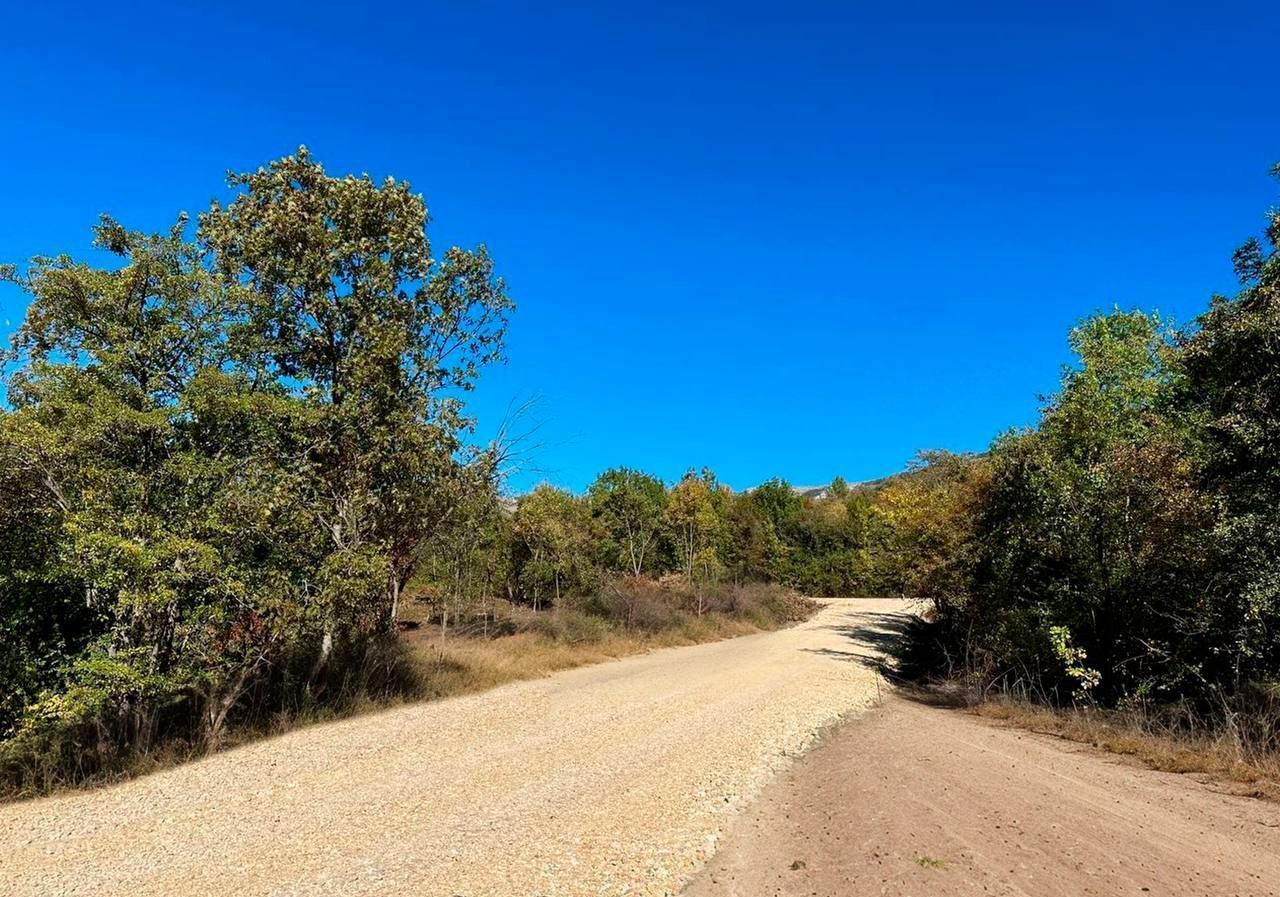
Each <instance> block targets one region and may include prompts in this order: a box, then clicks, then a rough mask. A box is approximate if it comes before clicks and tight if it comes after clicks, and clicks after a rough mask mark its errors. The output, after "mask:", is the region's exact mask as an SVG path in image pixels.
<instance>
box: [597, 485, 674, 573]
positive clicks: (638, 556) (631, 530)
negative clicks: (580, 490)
mask: <svg viewBox="0 0 1280 897" xmlns="http://www.w3.org/2000/svg"><path fill="white" fill-rule="evenodd" d="M587 499H588V501H589V502H590V504H591V511H592V513H593V514H594V515H595V516H596V518H597V519H598V520H599V521H600V522H601V524H602V525H603V527H604V532H605V543H604V544H603V545H602V546H601V550H602V552H603V553H604V555H605V558H606V563H610V562H612V564H614V565H620V564H621V563H622V562H623V561H624V560H625V562H626V564H627V567H628V568H629V570H630V572H631V573H632V574H633V575H634V576H639V575H640V574H641V573H643V572H644V571H645V563H646V562H648V563H649V565H650V566H651V567H652V566H654V565H655V564H656V562H657V558H656V557H655V555H656V554H657V551H656V549H657V545H658V540H659V537H660V536H661V533H662V524H663V515H664V513H665V511H666V508H667V490H666V487H664V486H663V485H662V481H661V480H659V479H658V478H657V477H655V476H651V475H649V474H647V473H641V472H640V471H638V470H629V469H627V468H625V467H616V468H614V469H612V470H606V471H605V472H604V473H602V474H600V476H599V477H597V478H596V481H595V482H594V483H592V484H591V488H590V489H589V490H588V492H587Z"/></svg>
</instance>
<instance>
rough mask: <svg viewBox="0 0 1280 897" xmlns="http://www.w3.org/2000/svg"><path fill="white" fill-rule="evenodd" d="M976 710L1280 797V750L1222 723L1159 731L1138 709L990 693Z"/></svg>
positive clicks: (1162, 767)
mask: <svg viewBox="0 0 1280 897" xmlns="http://www.w3.org/2000/svg"><path fill="white" fill-rule="evenodd" d="M970 709H971V710H972V712H974V713H976V714H978V715H979V716H982V717H985V718H987V719H994V720H999V721H1001V722H1005V723H1009V724H1011V725H1015V726H1018V727H1019V728H1022V729H1027V730H1029V731H1032V732H1039V733H1042V734H1045V735H1054V736H1056V737H1058V738H1065V739H1067V740H1069V741H1074V742H1078V743H1080V744H1088V745H1092V746H1093V747H1095V748H1099V749H1101V750H1104V751H1108V752H1109V753H1112V754H1119V755H1121V756H1124V757H1128V758H1131V759H1132V760H1134V761H1136V762H1139V763H1142V764H1143V765H1145V766H1147V767H1149V768H1151V769H1158V770H1161V771H1163V772H1176V773H1193V774H1198V775H1202V776H1205V777H1206V778H1207V779H1209V780H1212V781H1215V782H1222V783H1230V784H1232V785H1234V786H1236V787H1235V788H1234V789H1233V790H1236V791H1239V792H1240V793H1242V794H1246V795H1248V796H1251V797H1260V798H1268V799H1271V800H1280V755H1277V754H1275V753H1268V754H1262V755H1258V754H1256V753H1255V752H1253V751H1248V750H1246V749H1244V748H1243V747H1242V746H1241V744H1240V741H1239V739H1237V738H1236V737H1233V735H1232V734H1231V733H1230V731H1229V730H1226V729H1223V728H1217V729H1206V730H1205V731H1204V732H1203V733H1202V734H1186V733H1177V734H1175V733H1172V732H1169V731H1160V728H1161V724H1160V723H1158V722H1157V721H1155V720H1153V719H1152V718H1151V717H1150V716H1147V715H1144V714H1143V713H1141V712H1140V711H1128V712H1126V711H1104V710H1096V709H1052V708H1048V707H1045V706H1042V705H1038V704H1032V703H1029V702H1025V701H1017V700H1012V699H1009V698H989V699H987V700H984V701H980V702H978V703H976V704H974V705H973V706H972V707H971V708H970Z"/></svg>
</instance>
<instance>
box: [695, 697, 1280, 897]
mask: <svg viewBox="0 0 1280 897" xmlns="http://www.w3.org/2000/svg"><path fill="white" fill-rule="evenodd" d="M1274 894H1280V805H1277V804H1275V803H1271V802H1267V801H1261V800H1255V799H1250V798H1247V797H1239V796H1235V795H1231V794H1226V793H1222V792H1221V791H1218V790H1214V789H1213V788H1211V787H1210V786H1208V785H1206V784H1203V783H1201V782H1199V781H1197V780H1196V779H1194V778H1192V777H1190V776H1185V775H1178V774H1174V773H1162V772H1155V771H1152V770H1147V769H1143V768H1139V767H1136V766H1134V765H1130V764H1126V763H1125V762H1124V761H1122V760H1120V759H1118V758H1115V757H1113V756H1110V755H1106V754H1102V753H1100V752H1098V751H1096V750H1094V749H1092V748H1088V747H1083V746H1080V745H1076V744H1072V743H1069V742H1066V741H1062V740H1059V739H1055V738H1052V737H1050V736H1044V735H1036V734H1032V733H1028V732H1024V731H1021V730H1018V729H1014V728H1006V727H1002V726H999V725H996V724H993V723H991V722H988V721H984V720H980V719H978V718H976V717H974V716H972V715H970V714H967V713H964V712H962V711H957V710H950V709H944V708H937V707H929V706H924V705H921V704H917V703H913V702H911V701H908V700H906V699H904V698H897V697H895V698H891V699H889V700H887V701H886V702H885V703H884V704H883V705H882V706H881V707H880V708H878V709H877V710H876V711H874V712H873V713H870V714H867V715H866V716H863V717H860V718H859V719H856V720H854V721H852V722H849V723H846V724H845V725H843V726H842V727H840V728H838V729H837V730H835V731H834V732H833V733H831V734H830V735H829V737H828V738H827V739H825V740H824V742H823V743H822V744H821V745H820V746H819V747H817V748H816V749H815V750H813V751H812V752H810V753H809V754H808V755H806V756H805V757H804V758H803V759H801V760H800V761H799V762H798V763H796V764H794V765H793V766H792V767H791V768H790V769H788V770H787V771H785V772H784V773H783V774H782V775H781V776H779V777H778V778H777V779H775V780H774V781H773V782H772V783H771V784H770V785H769V786H768V787H767V788H766V789H765V790H764V791H763V793H762V794H761V797H760V799H759V800H758V801H757V802H756V803H754V804H753V805H752V806H751V807H750V808H748V809H747V811H746V812H745V813H744V814H742V815H740V816H739V817H737V819H736V820H735V821H734V822H733V823H732V824H731V826H730V828H729V830H728V831H727V833H726V837H725V839H724V840H723V841H722V845H721V847H720V849H719V851H718V852H717V853H716V855H715V856H714V857H712V859H711V860H710V861H709V863H708V865H707V866H706V867H705V869H704V870H703V871H702V872H701V873H700V874H699V875H698V877H697V878H696V879H695V880H694V882H693V883H692V884H691V885H690V887H689V888H688V889H687V891H686V897H712V895H715V897H727V895H740V897H748V895H749V897H774V895H777V897H783V895H786V897H790V895H797V897H798V895H806V897H836V895H838V897H854V895H859V897H860V895H917V897H949V895H966V897H968V895H1028V897H1050V895H1061V897H1085V895H1097V897H1121V895H1135V897H1140V895H1171V897H1172V895H1177V897H1193V895H1195V897H1199V895H1214V897H1218V895H1223V897H1225V895H1237V897H1246V895H1247V897H1264V895H1274Z"/></svg>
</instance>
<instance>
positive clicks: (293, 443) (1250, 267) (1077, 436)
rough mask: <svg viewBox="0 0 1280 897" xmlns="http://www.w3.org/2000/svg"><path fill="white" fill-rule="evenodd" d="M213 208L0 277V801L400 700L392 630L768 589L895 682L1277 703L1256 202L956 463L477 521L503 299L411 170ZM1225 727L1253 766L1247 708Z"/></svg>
mask: <svg viewBox="0 0 1280 897" xmlns="http://www.w3.org/2000/svg"><path fill="white" fill-rule="evenodd" d="M1277 174H1280V169H1277ZM228 187H229V191H230V195H229V198H228V199H227V200H226V201H225V202H216V201H215V202H213V203H211V204H210V206H209V207H208V208H207V209H206V210H204V211H203V212H201V213H200V214H199V215H198V216H196V218H195V219H194V221H192V220H188V219H187V218H186V217H185V216H183V217H179V218H178V220H177V221H176V222H175V224H174V226H173V227H172V228H171V229H170V230H169V231H168V232H166V233H160V234H148V233H139V232H135V231H131V230H128V229H127V228H126V227H125V226H123V225H122V224H120V223H117V222H116V221H114V220H112V219H110V218H105V217H104V218H103V220H102V221H101V223H100V224H99V225H98V227H97V228H96V230H95V247H96V249H97V250H99V253H98V256H95V257H102V255H103V254H105V255H107V256H110V257H112V258H114V261H111V262H108V263H105V264H95V263H89V262H84V261H78V260H76V259H74V258H72V257H70V256H67V255H59V256H51V257H47V258H37V259H35V260H33V261H32V262H31V263H30V265H28V266H27V267H25V268H24V269H21V270H19V269H18V268H15V267H10V268H6V269H5V270H4V271H3V277H4V278H5V279H7V280H8V281H10V282H11V283H14V284H17V285H18V286H19V287H20V288H22V289H23V290H25V291H26V292H27V294H28V296H29V306H28V310H27V314H26V319H25V320H24V321H23V323H22V324H21V326H20V327H19V329H18V330H17V333H16V335H15V337H14V339H13V342H12V345H11V347H10V348H9V349H8V350H7V351H6V354H5V355H4V358H3V361H4V365H5V381H4V382H5V387H6V395H7V407H0V627H2V628H3V631H4V633H5V638H4V639H3V641H2V642H0V681H2V682H4V683H5V687H4V690H3V692H2V693H0V778H3V779H4V781H5V783H6V787H7V788H13V789H16V790H18V791H20V792H21V791H30V790H32V789H39V788H44V787H48V786H49V785H50V784H57V783H63V782H77V781H84V780H89V779H92V778H93V777H95V776H97V775H99V774H101V773H102V772H103V771H106V770H110V769H111V768H113V767H115V766H117V765H120V764H126V763H127V761H128V758H129V757H131V756H134V755H137V754H139V753H146V752H148V751H151V750H153V749H154V748H155V747H156V746H157V745H165V744H179V745H182V746H184V747H185V748H186V749H190V750H193V751H194V750H208V749H212V748H216V747H218V746H219V745H220V744H222V743H224V742H225V741H226V740H227V739H228V737H229V733H235V732H240V731H260V730H262V729H263V727H264V726H266V727H268V728H269V726H270V724H271V722H272V721H279V720H280V719H284V718H295V717H301V716H305V715H306V714H307V713H313V712H315V711H316V710H317V708H319V709H324V708H328V709H329V710H330V711H334V712H338V711H341V710H343V708H349V707H353V706H355V705H356V704H357V703H358V701H357V700H355V699H356V698H359V699H360V700H369V701H373V702H378V701H384V700H390V699H395V698H403V697H409V698H412V697H415V696H420V695H422V694H431V693H432V692H433V686H432V685H431V684H430V681H429V680H430V677H431V675H432V668H424V667H423V666H422V663H421V657H422V653H423V652H422V650H421V644H422V639H421V635H422V634H423V632H426V631H429V632H430V633H431V635H432V637H433V638H438V640H439V642H440V643H441V644H444V643H446V640H447V639H449V638H450V637H451V633H453V634H454V636H453V637H458V636H463V637H466V638H471V639H475V638H481V639H496V638H501V637H503V636H509V635H510V634H511V633H512V632H515V631H523V630H538V631H541V632H544V633H547V634H548V637H549V638H554V639H556V640H559V641H562V642H570V643H574V642H584V641H591V640H593V639H594V640H599V639H601V638H604V637H606V636H607V635H608V634H610V633H638V632H648V633H654V632H659V631H663V630H670V629H673V628H679V627H685V628H686V629H687V630H688V631H690V632H696V633H701V634H700V635H698V636H697V637H716V636H717V635H718V634H724V630H723V629H716V628H715V627H714V626H712V624H711V623H709V622H706V621H709V620H720V621H733V620H736V621H748V622H749V623H750V624H751V625H753V626H759V627H762V628H768V627H773V626H778V625H783V624H785V623H787V622H790V621H792V620H795V619H797V618H800V617H803V616H804V614H805V613H806V611H805V604H804V602H803V599H800V598H799V597H798V596H797V594H795V593H799V594H804V595H810V596H841V595H891V594H892V595H899V594H900V595H905V596H908V597H913V598H918V599H920V600H921V601H922V602H924V606H925V608H926V611H925V613H924V616H923V620H922V622H921V623H920V625H919V626H918V627H917V628H916V630H915V631H913V632H912V633H911V638H910V641H909V642H908V644H907V646H906V648H905V651H904V657H903V665H904V669H905V670H907V671H908V672H911V673H913V674H915V675H917V676H920V677H924V678H935V679H936V678H949V679H958V680H963V681H965V682H969V683H974V684H976V685H977V686H978V687H980V688H982V689H996V690H1010V691H1016V692H1018V693H1020V694H1025V695H1028V696H1031V697H1034V698H1035V699H1036V700H1040V701H1043V702H1047V703H1050V704H1057V705H1075V704H1091V705H1095V704H1096V705H1098V706H1103V707H1121V706H1126V705H1133V704H1143V705H1160V706H1166V705H1170V706H1171V705H1179V706H1188V705H1191V706H1194V707H1195V708H1197V710H1198V711H1199V712H1200V713H1202V714H1210V715H1216V717H1217V718H1227V717H1231V718H1236V717H1238V716H1240V715H1241V714H1242V713H1244V711H1245V709H1246V708H1249V709H1252V710H1256V708H1258V707H1262V706H1267V707H1272V708H1274V707H1275V706H1276V705H1277V703H1280V698H1277V696H1276V690H1277V687H1278V686H1277V685H1276V683H1277V682H1278V681H1280V637H1278V635H1277V627H1280V565H1278V563H1277V561H1278V560H1280V517H1278V515H1277V510H1280V463H1278V462H1280V457H1278V455H1280V441H1278V440H1277V433H1280V428H1278V423H1280V422H1278V421H1277V419H1276V416H1277V414H1278V413H1280V408H1278V407H1277V401H1278V397H1280V261H1277V256H1276V254H1275V247H1276V245H1277V242H1278V241H1280V216H1278V215H1277V214H1276V213H1274V212H1273V213H1272V215H1271V217H1270V221H1269V225H1268V227H1267V230H1266V234H1265V238H1264V239H1263V240H1258V239H1251V240H1249V241H1248V242H1246V243H1245V244H1244V246H1243V247H1242V248H1241V249H1240V250H1239V251H1238V252H1237V253H1236V254H1235V259H1234V260H1235V267H1236V271H1237V272H1238V274H1239V276H1240V280H1241V289H1240V291H1239V293H1238V294H1237V295H1235V296H1231V297H1224V296H1217V297H1214V298H1213V299H1212V301H1211V302H1210V304H1209V307H1208V309H1207V310H1206V311H1205V312H1204V313H1203V314H1202V315H1201V316H1200V317H1199V318H1198V319H1197V320H1196V321H1195V322H1193V324H1191V325H1190V326H1187V327H1182V328H1175V327H1172V326H1169V325H1168V324H1166V323H1165V322H1164V320H1163V319H1162V318H1161V317H1160V316H1159V315H1158V314H1155V313H1146V312H1142V311H1136V310H1130V311H1122V310H1118V309H1117V310H1114V311H1112V312H1109V313H1098V314H1095V315H1093V316H1091V317H1088V318H1086V319H1085V320H1083V321H1081V322H1080V323H1079V324H1078V325H1077V326H1076V327H1075V328H1074V329H1072V330H1071V332H1070V334H1069V343H1070V347H1071V349H1072V351H1073V352H1074V354H1075V356H1076V358H1077V362H1076V363H1075V364H1073V365H1071V366H1070V367H1068V368H1067V369H1066V370H1064V372H1063V376H1062V381H1061V385H1060V388H1059V390H1058V391H1057V392H1056V393H1055V394H1054V395H1053V396H1050V397H1049V398H1048V399H1046V401H1045V404H1044V406H1043V408H1042V411H1041V414H1040V418H1039V421H1038V422H1037V424H1036V425H1035V426H1034V427H1031V428H1026V429H1018V430H1011V431H1009V432H1007V433H1005V434H1003V435H1001V436H999V437H998V438H997V439H996V440H995V441H994V443H993V444H992V445H991V447H990V449H989V450H988V451H987V452H985V453H982V454H972V455H968V454H952V453H947V452H925V453H922V454H921V455H920V457H919V458H918V459H917V460H916V461H915V462H914V463H913V464H912V465H911V466H910V467H909V469H908V470H906V471H904V472H902V473H900V474H898V475H895V476H892V477H889V478H887V479H885V480H880V481H875V482H869V483H852V484H851V483H847V482H845V481H844V480H843V479H839V478H837V479H836V480H835V481H834V482H832V483H831V484H830V485H829V486H828V487H826V488H825V489H822V490H820V491H819V492H818V493H816V494H801V493H800V492H798V491H797V490H796V489H794V488H793V487H792V486H791V485H790V484H789V483H787V482H786V481H785V480H783V479H780V478H779V479H773V480H769V481H767V482H764V483H762V484H760V485H758V486H756V487H755V488H752V489H750V490H745V491H734V490H731V489H729V488H728V487H726V486H725V485H723V484H722V483H720V482H719V481H718V479H717V477H716V476H715V474H714V473H713V472H712V471H711V470H708V469H701V470H696V469H691V470H690V471H689V472H688V473H687V474H685V475H684V476H683V477H682V478H680V479H679V480H678V481H676V482H673V483H668V482H664V481H663V480H662V479H660V478H658V477H656V476H653V475H650V474H648V473H645V472H643V471H640V470H634V469H629V468H622V467H619V468H613V469H610V470H606V471H604V472H603V473H601V474H600V475H599V476H598V478H597V479H596V480H595V481H594V482H593V483H592V484H591V486H590V487H589V488H588V489H587V490H586V491H585V492H584V493H582V494H574V493H572V492H569V491H566V490H562V489H558V488H555V487H554V486H551V485H549V484H543V485H540V486H537V487H536V488H534V489H533V490H532V491H530V492H528V493H526V494H523V495H519V496H509V495H508V494H507V493H506V490H505V483H504V482H503V475H502V472H503V470H504V468H505V461H506V459H507V458H508V456H509V452H510V451H511V447H510V445H508V444H506V443H505V442H504V440H503V439H502V438H499V439H497V440H495V441H493V442H491V443H489V444H487V445H476V444H473V442H472V441H471V440H472V434H473V433H474V421H473V420H471V419H470V418H469V416H468V413H467V408H466V404H465V399H466V396H467V393H468V392H469V391H470V390H471V389H472V388H473V387H474V385H475V383H476V381H477V379H478V378H479V377H480V376H481V374H482V372H483V370H484V368H485V367H486V366H487V365H490V364H493V363H497V362H500V361H501V360H502V358H503V356H504V351H505V350H504V344H505V336H506V332H507V328H508V325H509V321H510V319H511V317H512V313H513V310H514V303H513V301H512V299H511V297H510V295H509V294H508V290H507V287H506V285H505V283H504V282H503V280H502V278H501V277H500V276H499V275H498V274H497V273H496V269H495V264H494V262H493V260H491V259H490V257H489V255H488V253H487V251H486V249H485V248H484V247H483V246H479V247H477V248H475V249H472V250H466V249H461V248H457V247H453V248H450V249H448V250H446V251H444V252H443V253H441V254H440V255H439V257H437V256H436V255H435V254H434V253H433V251H432V247H431V245H430V243H429V241H428V238H427V223H428V215H427V210H426V206H425V204H424V201H423V199H422V198H421V196H419V195H418V194H416V193H414V192H413V190H412V189H411V187H410V186H409V185H408V184H407V183H405V182H403V181H396V180H392V179H388V180H386V181H384V182H381V183H375V182H374V181H372V180H371V179H370V178H368V177H367V176H365V177H355V176H342V177H335V176H331V175H329V174H327V173H326V172H325V171H324V169H323V168H322V167H321V165H320V164H319V163H318V162H317V161H316V160H314V159H313V158H312V157H311V156H310V154H309V153H308V152H307V151H306V150H305V149H301V150H299V151H298V152H297V153H296V154H294V155H292V156H289V157H286V158H283V159H280V160H277V161H275V162H272V163H270V164H269V165H267V166H264V167H262V168H260V169H258V170H256V171H253V172H248V173H244V174H237V175H232V176H231V177H230V179H229V184H228ZM942 435H943V434H940V438H942ZM699 621H703V622H699ZM716 625H720V624H716ZM700 626H701V627H702V628H701V629H700V628H699V627H700ZM440 656H443V655H440ZM353 696H354V697H353ZM1249 718H1250V719H1253V720H1262V721H1263V722H1259V723H1257V725H1258V726H1261V727H1262V729H1260V730H1259V732H1258V733H1254V734H1255V736H1256V738H1255V740H1259V741H1260V743H1261V742H1265V741H1266V739H1268V738H1269V739H1271V743H1272V744H1273V745H1274V742H1275V739H1276V738H1277V728H1276V723H1275V719H1277V718H1280V714H1276V715H1274V716H1272V717H1270V718H1268V717H1265V716H1263V715H1261V714H1258V713H1254V714H1253V715H1252V716H1249ZM1267 719H1270V720H1271V721H1270V722H1269V723H1268V722H1265V720H1267ZM1268 726H1269V728H1268Z"/></svg>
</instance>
